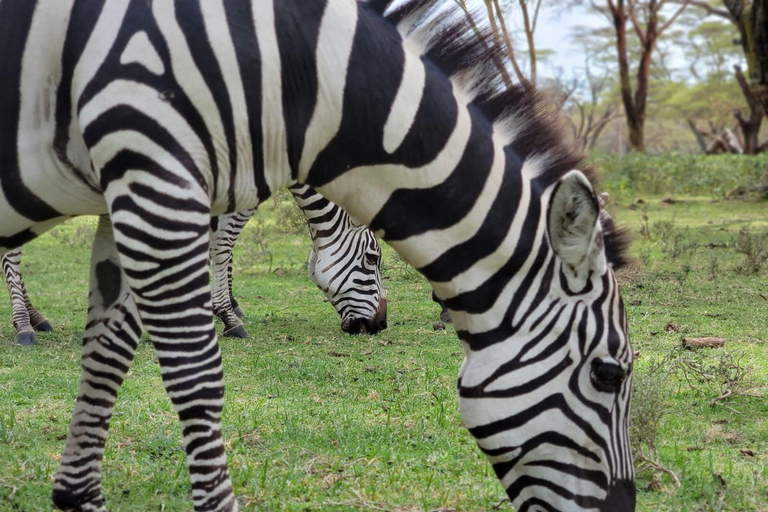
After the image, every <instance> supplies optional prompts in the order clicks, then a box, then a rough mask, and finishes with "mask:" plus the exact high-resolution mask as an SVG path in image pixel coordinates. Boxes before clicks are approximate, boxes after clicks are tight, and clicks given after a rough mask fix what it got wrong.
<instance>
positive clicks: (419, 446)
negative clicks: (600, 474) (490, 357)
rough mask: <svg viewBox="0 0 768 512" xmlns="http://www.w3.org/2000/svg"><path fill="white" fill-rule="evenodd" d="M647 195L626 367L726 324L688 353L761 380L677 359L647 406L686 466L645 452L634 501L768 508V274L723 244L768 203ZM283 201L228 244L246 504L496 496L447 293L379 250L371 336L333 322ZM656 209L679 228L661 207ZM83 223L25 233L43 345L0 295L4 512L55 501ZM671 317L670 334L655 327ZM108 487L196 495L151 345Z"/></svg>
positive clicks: (146, 499) (331, 505) (160, 496)
mask: <svg viewBox="0 0 768 512" xmlns="http://www.w3.org/2000/svg"><path fill="white" fill-rule="evenodd" d="M645 199H646V200H647V201H648V204H649V207H648V211H647V216H648V219H649V220H648V224H649V226H650V230H651V234H650V237H648V238H643V237H641V236H639V235H638V230H639V228H640V227H641V225H642V223H643V221H642V209H635V210H630V209H628V208H627V207H626V206H624V207H622V208H619V209H618V210H617V211H614V213H615V215H616V216H617V217H619V218H620V219H621V221H622V223H623V224H624V225H626V226H628V227H629V228H630V229H631V230H632V232H633V235H634V237H635V239H636V243H635V244H634V246H633V254H634V255H635V256H636V257H637V260H636V262H635V264H634V265H633V266H631V267H630V268H629V269H627V270H626V271H625V272H623V273H622V275H621V280H622V282H623V290H624V298H625V301H626V303H627V305H628V306H627V307H628V311H629V321H630V335H631V337H632V341H633V344H634V348H635V349H636V350H639V351H640V352H641V356H640V359H639V360H638V361H637V364H636V377H635V382H636V383H637V385H638V386H643V385H647V381H646V380H644V375H646V374H647V372H648V370H649V368H650V365H651V364H652V363H653V362H657V361H660V360H662V359H664V358H665V357H667V358H668V357H679V355H680V350H679V345H680V339H681V337H682V336H708V335H716V336H722V337H725V338H726V339H727V340H728V341H727V344H726V347H725V348H723V349H718V350H717V351H716V350H708V351H704V355H700V356H698V357H700V358H703V359H705V360H713V358H716V357H717V354H719V353H728V354H733V355H734V356H735V357H737V358H741V359H740V361H741V364H742V365H745V366H748V367H749V368H750V371H751V372H752V376H753V379H754V381H755V387H754V389H752V390H751V391H750V394H751V395H757V396H737V397H734V398H731V399H728V400H726V401H724V402H723V404H724V405H716V406H714V407H713V406H710V403H709V399H711V398H713V396H709V395H708V394H707V390H702V391H701V392H699V391H695V390H692V389H691V388H690V387H689V386H688V385H687V384H686V382H685V380H684V379H683V378H682V376H681V375H679V374H673V375H670V376H669V377H668V378H667V379H666V380H665V382H664V384H663V390H662V391H663V392H662V393H661V395H662V400H661V401H660V402H659V404H657V406H658V407H660V408H663V409H664V411H665V412H666V414H665V415H664V416H663V417H662V419H661V422H660V424H659V427H658V432H657V446H658V459H659V462H660V463H661V464H662V465H664V466H665V467H667V468H668V469H670V470H671V471H674V472H675V473H677V474H678V475H679V476H680V479H681V481H682V487H681V488H680V489H677V488H676V486H675V485H674V483H673V482H672V480H671V479H670V478H669V477H668V476H667V475H665V474H663V473H659V472H657V471H652V470H649V469H647V468H641V469H640V471H639V474H638V488H639V496H638V499H639V503H638V510H639V511H643V512H646V511H647V512H650V511H654V512H655V511H669V512H672V511H674V512H678V511H710V510H712V511H716V510H727V511H766V510H768V491H767V489H768V466H767V465H766V461H768V401H767V400H766V399H765V398H764V395H765V390H766V386H767V385H768V343H765V342H766V340H768V323H767V322H766V321H767V320H768V280H767V279H766V275H765V274H764V273H759V274H757V275H749V276H748V275H744V274H743V273H741V272H740V271H739V270H738V267H739V265H740V264H741V260H742V257H741V256H740V255H739V254H737V253H736V252H735V251H734V249H733V247H732V246H730V245H729V244H732V242H733V240H734V239H735V237H736V236H737V235H738V232H739V229H740V228H741V227H742V226H744V225H749V226H751V229H752V232H753V233H757V234H760V235H762V236H765V235H766V234H768V205H766V204H764V203H745V202H719V203H710V202H709V200H708V199H695V198H688V199H687V202H685V203H682V204H674V205H670V206H662V205H660V203H659V198H650V199H649V198H645ZM275 206H276V205H273V204H270V205H268V206H267V207H265V208H264V210H265V211H263V212H260V214H259V215H261V216H263V218H264V219H266V220H264V221H262V222H261V223H260V224H258V223H255V222H252V223H251V225H250V226H249V228H248V233H246V235H245V236H244V242H246V243H244V244H242V246H241V247H239V248H238V250H237V254H236V258H237V260H236V261H238V262H240V263H238V264H237V265H238V267H237V268H238V271H239V274H238V276H239V279H238V280H237V281H236V285H235V287H236V294H237V296H238V298H239V299H241V301H240V302H241V305H242V307H243V309H244V310H245V311H246V313H247V314H248V318H247V319H246V322H245V326H246V328H247V329H248V331H249V332H250V334H251V338H250V339H248V340H245V341H242V340H228V339H223V340H221V344H222V349H223V352H224V363H225V373H226V382H227V402H226V406H225V411H224V423H223V429H224V435H225V439H226V442H227V447H228V455H229V460H230V471H231V473H232V477H233V481H234V485H235V487H236V492H237V494H238V496H239V497H240V498H241V500H242V503H243V504H244V507H243V508H244V509H245V510H296V511H304V510H309V511H320V510H323V511H325V510H331V511H356V510H391V511H396V510H400V511H418V510H436V509H440V508H443V509H447V510H451V509H455V510H460V511H486V510H491V509H492V507H494V506H496V505H497V504H498V503H499V502H500V501H502V500H503V498H504V493H503V491H502V489H501V487H500V486H499V484H498V483H497V481H496V478H495V477H494V476H493V474H492V471H491V469H490V466H489V465H488V464H487V462H486V461H485V459H484V458H483V457H482V456H481V454H480V453H479V451H478V450H477V448H476V447H475V445H474V441H473V440H472V439H471V436H470V435H469V434H468V433H467V432H466V431H465V430H464V429H463V428H462V427H461V420H460V417H459V414H458V411H457V404H456V397H455V379H456V375H457V372H458V368H459V365H460V363H461V359H462V354H461V349H460V347H459V343H458V341H457V340H456V337H455V335H454V333H453V332H452V330H451V328H450V327H449V329H448V330H447V331H435V330H433V328H432V323H433V322H434V321H436V320H437V315H438V313H439V309H438V307H437V306H436V305H435V304H433V303H432V302H431V300H430V290H429V286H428V284H427V283H426V282H425V281H424V280H423V279H421V278H420V277H419V276H418V275H416V274H415V273H414V272H413V271H412V270H410V269H408V268H407V267H405V265H404V264H403V263H402V262H400V261H399V260H398V259H397V258H396V256H395V255H394V254H393V253H392V251H391V250H387V251H386V254H385V262H384V263H385V270H384V271H385V276H386V286H387V288H388V293H389V300H390V307H389V329H387V330H386V331H384V332H383V333H381V334H379V335H377V336H374V337H369V336H363V337H349V336H346V335H343V334H342V333H341V331H340V329H339V320H338V317H337V315H336V314H335V312H334V311H333V309H332V307H331V306H330V305H329V304H327V303H324V302H323V301H322V294H321V293H320V292H319V291H318V290H317V289H316V288H315V287H314V286H313V285H312V284H311V282H310V281H309V279H308V278H307V277H306V275H305V272H306V271H305V269H304V262H305V261H306V255H307V253H308V251H309V245H308V237H306V235H304V234H303V233H301V234H298V233H294V232H291V233H287V234H286V233H281V234H278V233H274V231H275V222H274V219H275V218H276V217H275V214H274V209H275ZM281 207H282V205H277V208H281ZM663 221H669V222H673V225H672V227H669V226H668V225H664V224H657V223H659V222H663ZM654 226H656V227H654ZM93 227H94V221H93V220H92V219H82V220H76V221H73V222H71V223H69V224H68V225H66V226H63V227H60V228H58V229H57V230H56V232H55V233H54V235H57V236H55V237H52V236H45V237H43V238H41V239H39V240H37V241H36V242H34V243H33V244H32V245H31V246H30V247H29V248H28V250H27V254H26V259H25V267H24V271H25V277H26V278H27V283H28V289H29V291H30V293H31V294H32V296H33V300H34V301H35V304H36V305H38V306H39V307H40V309H41V310H42V311H43V312H44V313H45V314H46V315H47V316H48V317H49V319H50V320H51V321H52V323H53V324H54V326H55V327H56V329H57V330H56V332H54V333H50V334H41V335H39V340H40V343H39V344H38V345H37V346H35V347H19V346H16V345H15V344H14V342H13V337H14V332H13V330H12V328H11V326H10V311H9V309H10V308H9V306H8V303H7V301H5V300H3V301H0V320H2V322H1V323H0V324H1V325H2V327H0V510H3V511H4V510H8V511H24V512H26V511H38V510H41V511H44V510H52V506H51V504H50V492H51V484H52V479H53V476H54V474H55V471H56V468H57V464H58V462H57V460H58V458H59V453H60V452H61V450H62V448H63V444H64V437H65V435H66V429H67V424H68V421H69V415H70V412H71V408H72V406H73V404H74V400H75V396H76V393H77V380H78V376H79V372H80V369H79V351H80V335H81V333H82V331H83V326H84V322H85V307H86V294H87V274H88V258H89V248H88V245H89V241H90V234H91V232H92V230H93ZM686 227H687V228H688V229H687V230H685V228H686ZM260 231H261V232H260ZM264 233H269V234H270V236H269V238H267V240H266V242H267V245H265V244H264V239H263V235H264ZM675 233H683V236H682V237H678V238H679V241H678V244H679V245H681V247H678V248H677V250H681V249H684V248H685V247H682V246H683V245H685V244H686V243H689V244H690V243H695V244H696V247H695V249H690V250H688V251H687V252H686V254H683V255H681V256H677V257H676V258H675V259H674V261H673V259H672V256H671V253H672V252H675V250H673V249H672V248H671V247H670V245H671V242H669V243H667V244H666V246H665V244H664V243H663V240H660V236H659V235H665V236H667V235H668V236H669V237H670V239H672V238H674V234H675ZM709 243H712V244H715V246H714V248H712V249H708V248H707V247H706V244H709ZM721 244H725V245H724V246H723V245H721ZM267 253H268V255H269V256H267ZM713 255H716V256H717V258H718V264H717V266H716V272H715V278H713V277H712V272H711V271H710V268H711V267H712V264H711V261H712V260H711V258H712V256H713ZM270 264H271V269H272V272H268V269H269V268H270V266H269V265H270ZM686 265H688V266H689V267H690V271H689V272H688V273H687V274H686V276H685V279H682V276H683V273H685V272H684V270H685V268H686V267H685V266H686ZM276 269H280V270H279V271H275V270H276ZM764 297H765V298H764ZM6 319H7V320H6ZM670 322H671V323H674V324H676V325H678V326H679V327H680V328H681V329H682V330H681V332H667V331H665V326H666V325H667V324H668V323H670ZM725 405H727V406H728V407H730V408H732V409H733V410H736V411H738V414H737V413H734V412H733V411H732V410H730V409H729V408H727V407H725ZM740 450H752V452H754V455H755V456H753V457H752V456H746V455H742V454H741V453H740ZM713 475H719V477H718V476H713ZM720 478H722V481H724V482H725V485H723V484H722V483H721V480H720ZM651 489H653V490H651ZM104 491H105V495H106V497H107V500H108V506H109V508H110V510H111V511H116V512H117V511H136V510H141V511H150V510H158V511H159V510H165V511H190V510H192V507H191V502H190V500H189V484H188V480H187V473H186V468H185V464H184V454H183V451H182V449H181V435H180V428H179V425H178V423H177V421H176V417H175V415H174V413H173V412H172V408H171V405H170V402H169V400H168V398H167V397H166V396H165V394H164V392H163V390H162V386H161V383H160V378H159V369H158V367H157V364H156V362H155V358H154V354H153V351H152V348H151V345H149V344H148V343H143V344H142V346H141V347H140V348H139V351H138V353H137V356H136V360H135V362H134V365H133V368H132V370H131V374H130V376H129V378H128V379H127V381H126V383H125V385H124V386H123V389H122V390H121V393H120V396H119V398H118V403H117V406H116V410H115V416H114V419H113V421H112V427H111V434H110V438H109V441H108V444H107V452H106V456H105V477H104ZM500 509H502V510H503V509H507V510H508V509H509V507H508V506H507V505H502V506H501V507H500Z"/></svg>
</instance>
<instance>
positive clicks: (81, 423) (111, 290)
mask: <svg viewBox="0 0 768 512" xmlns="http://www.w3.org/2000/svg"><path fill="white" fill-rule="evenodd" d="M89 287H90V291H89V294H88V321H87V324H86V329H85V335H84V337H83V357H82V374H81V377H80V389H79V391H78V397H77V403H76V404H75V409H74V412H73V413H72V421H71V422H70V425H69V433H68V435H67V443H66V446H65V448H64V453H63V455H62V457H61V464H60V466H59V471H58V473H57V475H56V482H55V484H54V488H53V502H54V504H55V505H56V506H57V507H58V508H60V509H61V510H65V511H72V512H104V511H106V509H105V508H104V498H103V497H102V494H101V463H102V459H103V456H104V443H105V442H106V439H107V430H108V429H109V422H110V419H111V417H112V409H113V407H114V404H115V398H116V397H117V391H118V389H119V388H120V385H121V384H122V382H123V379H124V378H125V375H126V373H127V372H128V370H129V368H130V366H131V362H132V361H133V356H134V352H135V350H136V347H137V346H138V343H139V337H140V336H141V332H142V327H141V321H140V319H139V315H138V312H137V309H136V304H135V302H134V299H133V295H132V293H131V290H130V288H129V287H128V283H127V280H126V277H125V273H124V272H123V271H122V270H121V268H120V261H119V258H118V253H117V247H116V245H115V241H114V237H113V232H112V225H111V224H110V222H109V220H108V219H106V218H104V217H102V218H100V219H99V226H98V230H97V232H96V238H95V240H94V243H93V252H92V255H91V272H90V283H89Z"/></svg>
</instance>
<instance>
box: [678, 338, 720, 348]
mask: <svg viewBox="0 0 768 512" xmlns="http://www.w3.org/2000/svg"><path fill="white" fill-rule="evenodd" d="M723 345H725V338H717V337H710V338H683V348H687V349H689V350H692V349H695V348H720V347H722V346H723Z"/></svg>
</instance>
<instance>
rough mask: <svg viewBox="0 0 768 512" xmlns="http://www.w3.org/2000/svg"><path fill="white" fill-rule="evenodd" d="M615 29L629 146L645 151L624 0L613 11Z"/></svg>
mask: <svg viewBox="0 0 768 512" xmlns="http://www.w3.org/2000/svg"><path fill="white" fill-rule="evenodd" d="M612 15H613V28H614V30H616V51H617V53H618V57H619V83H620V87H621V102H622V103H623V104H624V113H625V114H626V118H627V129H628V131H629V146H630V148H631V149H633V150H635V151H641V152H642V151H643V150H644V149H645V145H644V143H643V122H642V121H641V120H640V119H639V118H638V115H637V114H638V112H637V105H636V104H635V98H634V97H633V95H632V81H631V80H630V78H629V58H628V56H627V13H626V10H625V8H624V2H623V0H619V1H618V2H617V3H616V8H615V9H612Z"/></svg>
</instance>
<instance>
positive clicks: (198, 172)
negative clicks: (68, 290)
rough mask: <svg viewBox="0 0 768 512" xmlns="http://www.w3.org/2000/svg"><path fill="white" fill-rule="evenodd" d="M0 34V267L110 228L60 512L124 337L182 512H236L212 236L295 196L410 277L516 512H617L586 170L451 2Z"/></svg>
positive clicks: (21, 28) (100, 6)
mask: <svg viewBox="0 0 768 512" xmlns="http://www.w3.org/2000/svg"><path fill="white" fill-rule="evenodd" d="M385 12H386V15H384V14H383V13H385ZM61 20H67V22H66V23H62V22H61ZM481 30H482V28H481ZM0 34H1V35H0V69H3V73H4V78H3V80H2V81H0V191H2V194H0V219H3V220H2V223H1V224H0V250H5V251H8V250H11V249H13V248H15V247H18V246H20V245H22V244H23V243H25V242H27V241H28V240H31V239H32V238H34V237H35V236H36V235H38V234H39V233H42V232H43V231H45V230H46V229H48V228H50V227H51V226H53V225H55V224H56V223H59V222H61V221H62V220H63V219H64V218H67V217H69V216H72V215H79V214H94V213H95V214H104V213H108V214H109V220H110V221H111V226H113V229H111V228H110V222H107V221H106V220H102V222H101V227H100V234H101V235H100V237H99V238H98V240H97V242H96V244H95V246H94V253H93V258H92V272H91V301H92V302H91V307H90V308H89V318H88V326H89V329H88V331H87V332H86V343H85V346H84V358H83V379H82V382H81V389H80V392H79V399H78V403H77V405H76V407H75V416H74V417H73V422H72V424H71V426H70V431H69V436H68V438H67V444H66V447H65V451H64V455H63V457H62V461H61V466H60V469H59V473H58V474H57V477H56V482H55V490H54V501H55V503H56V504H57V505H58V506H59V507H60V508H62V509H64V510H88V511H103V510H104V506H103V498H102V496H101V491H100V485H99V484H100V478H101V458H102V456H103V447H104V439H105V436H106V426H107V425H108V422H109V418H110V415H111V412H112V406H113V404H114V397H115V395H116V394H117V390H118V388H119V386H120V383H121V382H122V379H123V378H124V376H125V373H126V372H127V371H128V368H129V366H130V362H131V359H132V357H133V352H134V349H135V345H136V342H137V340H138V333H139V332H140V331H141V329H140V326H141V325H143V327H144V328H145V329H146V330H147V331H148V332H149V334H150V337H151V338H152V341H153V343H154V346H155V348H156V351H157V355H158V359H159V361H160V366H161V372H162V376H163V382H164V385H165V387H166V389H167V391H168V394H169V396H170V397H171V400H172V402H173V404H174V407H175V408H176V410H177V412H178V414H179V417H180V420H181V423H182V427H183V432H184V441H185V447H186V450H187V461H188V464H189V468H190V476H191V480H192V489H193V491H192V497H193V501H194V504H195V509H196V510H198V511H230V510H237V502H236V501H235V499H234V495H233V492H232V486H231V482H230V479H229V475H228V472H227V466H226V458H225V454H224V448H223V443H222V440H221V428H220V415H221V408H222V404H223V384H222V369H221V356H220V352H219V348H218V344H217V341H216V336H215V331H214V329H213V322H212V316H213V315H212V305H211V291H210V285H209V282H208V273H207V271H208V268H207V261H208V256H207V253H208V244H209V234H208V227H209V222H210V217H211V214H222V213H232V212H237V211H242V210H246V209H249V208H253V207H254V206H255V205H256V204H258V202H259V201H260V200H263V199H264V198H266V197H268V196H269V195H270V193H271V192H272V191H273V190H275V189H276V188H278V187H282V186H286V185H288V184H289V183H291V182H293V181H297V182H299V183H305V184H308V185H311V186H313V187H315V188H316V189H317V190H318V192H319V193H321V194H322V195H323V196H324V197H327V198H328V199H329V200H331V201H333V202H334V203H336V204H338V205H339V206H340V207H341V208H343V209H344V210H346V211H348V212H349V213H350V215H352V216H353V218H355V219H356V220H358V221H359V222H360V223H362V224H365V225H368V226H369V227H370V228H371V229H373V230H374V231H375V232H376V233H377V234H378V235H379V236H381V237H382V238H384V239H385V240H386V241H387V242H389V243H390V245H392V246H393V247H394V248H395V250H396V251H398V253H399V254H400V255H401V256H402V257H403V259H405V260H406V261H407V262H409V263H410V264H411V265H413V266H415V267H416V268H418V269H419V271H420V272H421V273H423V274H424V275H425V276H426V277H427V278H428V279H429V280H430V282H431V283H432V286H433V288H434V290H435V292H436V294H437V296H438V297H439V298H440V299H441V300H443V301H444V303H445V304H446V306H447V307H448V309H449V310H450V314H451V318H452V319H453V321H454V324H455V326H456V329H457V333H458V336H459V338H460V339H461V343H462V347H463V348H464V351H465V355H466V358H465V361H464V363H463V365H462V368H461V371H460V376H459V407H460V411H461V415H462V420H463V423H464V424H465V425H466V426H467V427H468V428H469V430H470V432H471V433H472V434H473V435H474V436H475V438H476V439H477V442H478V445H479V446H480V448H481V449H482V450H483V451H484V452H485V453H486V454H487V455H488V457H489V459H490V461H491V463H492V464H493V467H494V469H495V471H496V474H497V476H498V477H499V479H500V481H501V482H502V485H503V486H504V488H505V489H506V491H507V493H508V495H509V497H510V500H511V501H512V503H513V505H514V506H515V507H516V509H517V510H518V511H520V512H528V511H533V510H546V511H553V510H562V511H565V510H567V511H582V510H597V511H609V510H610V511H614V510H633V509H634V503H635V497H634V484H633V483H632V479H633V470H632V460H631V455H630V452H629V442H628V434H627V418H628V408H629V395H630V382H631V370H632V351H631V350H630V346H629V341H628V337H627V325H626V318H625V312H624V308H623V305H622V302H621V297H620V294H619V291H618V286H617V284H616V280H615V278H614V275H613V271H612V268H611V261H615V259H616V258H615V256H616V254H617V253H616V245H617V244H616V241H617V240H618V237H617V236H616V234H615V233H613V232H608V231H607V228H606V231H604V228H603V225H602V223H601V222H600V221H599V216H600V215H599V205H598V202H597V198H596V195H595V192H594V191H593V185H592V182H591V180H590V179H588V177H587V175H588V173H586V174H585V173H583V172H581V171H575V170H574V169H578V168H580V166H581V158H580V155H578V154H576V153H575V152H573V151H571V150H570V149H569V148H568V147H566V144H565V143H564V142H563V137H561V136H560V134H559V132H558V130H557V129H556V128H555V124H554V123H553V122H552V121H551V120H548V118H547V114H546V112H547V110H546V109H544V108H541V106H540V102H539V100H538V98H537V96H536V94H535V93H534V92H533V91H531V90H529V89H526V88H524V87H506V86H504V85H503V84H501V83H500V80H498V76H499V73H498V69H496V68H495V65H496V64H495V63H497V62H499V59H502V60H503V58H504V54H503V53H501V52H499V49H497V48H495V47H494V46H493V45H492V44H491V43H490V42H489V41H490V40H489V39H487V38H484V37H482V35H478V33H477V32H476V31H474V30H472V29H471V28H470V27H469V26H468V25H467V22H466V18H465V16H464V14H463V13H462V12H461V11H460V10H458V9H457V8H455V7H454V6H453V3H451V2H446V3H444V4H443V3H440V2H435V1H434V0H404V1H398V2H396V4H395V6H394V7H390V6H389V2H387V1H382V0H375V1H372V2H371V3H356V2H354V1H353V0H315V1H312V2H307V1H305V0H279V1H277V0H213V1H207V0H206V1H202V0H189V1H187V2H171V1H163V0H157V1H154V2H146V1H144V0H110V1H109V2H107V1H106V0H87V1H86V0H57V1H55V2H54V1H53V0H29V1H26V2H9V1H7V0H3V1H1V2H0ZM51 148H53V149H54V150H53V151H51ZM105 318H107V319H109V320H110V321H109V322H104V321H103V319H105ZM106 326H109V330H108V331H107V330H105V329H107V327H106ZM97 331H98V332H97Z"/></svg>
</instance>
